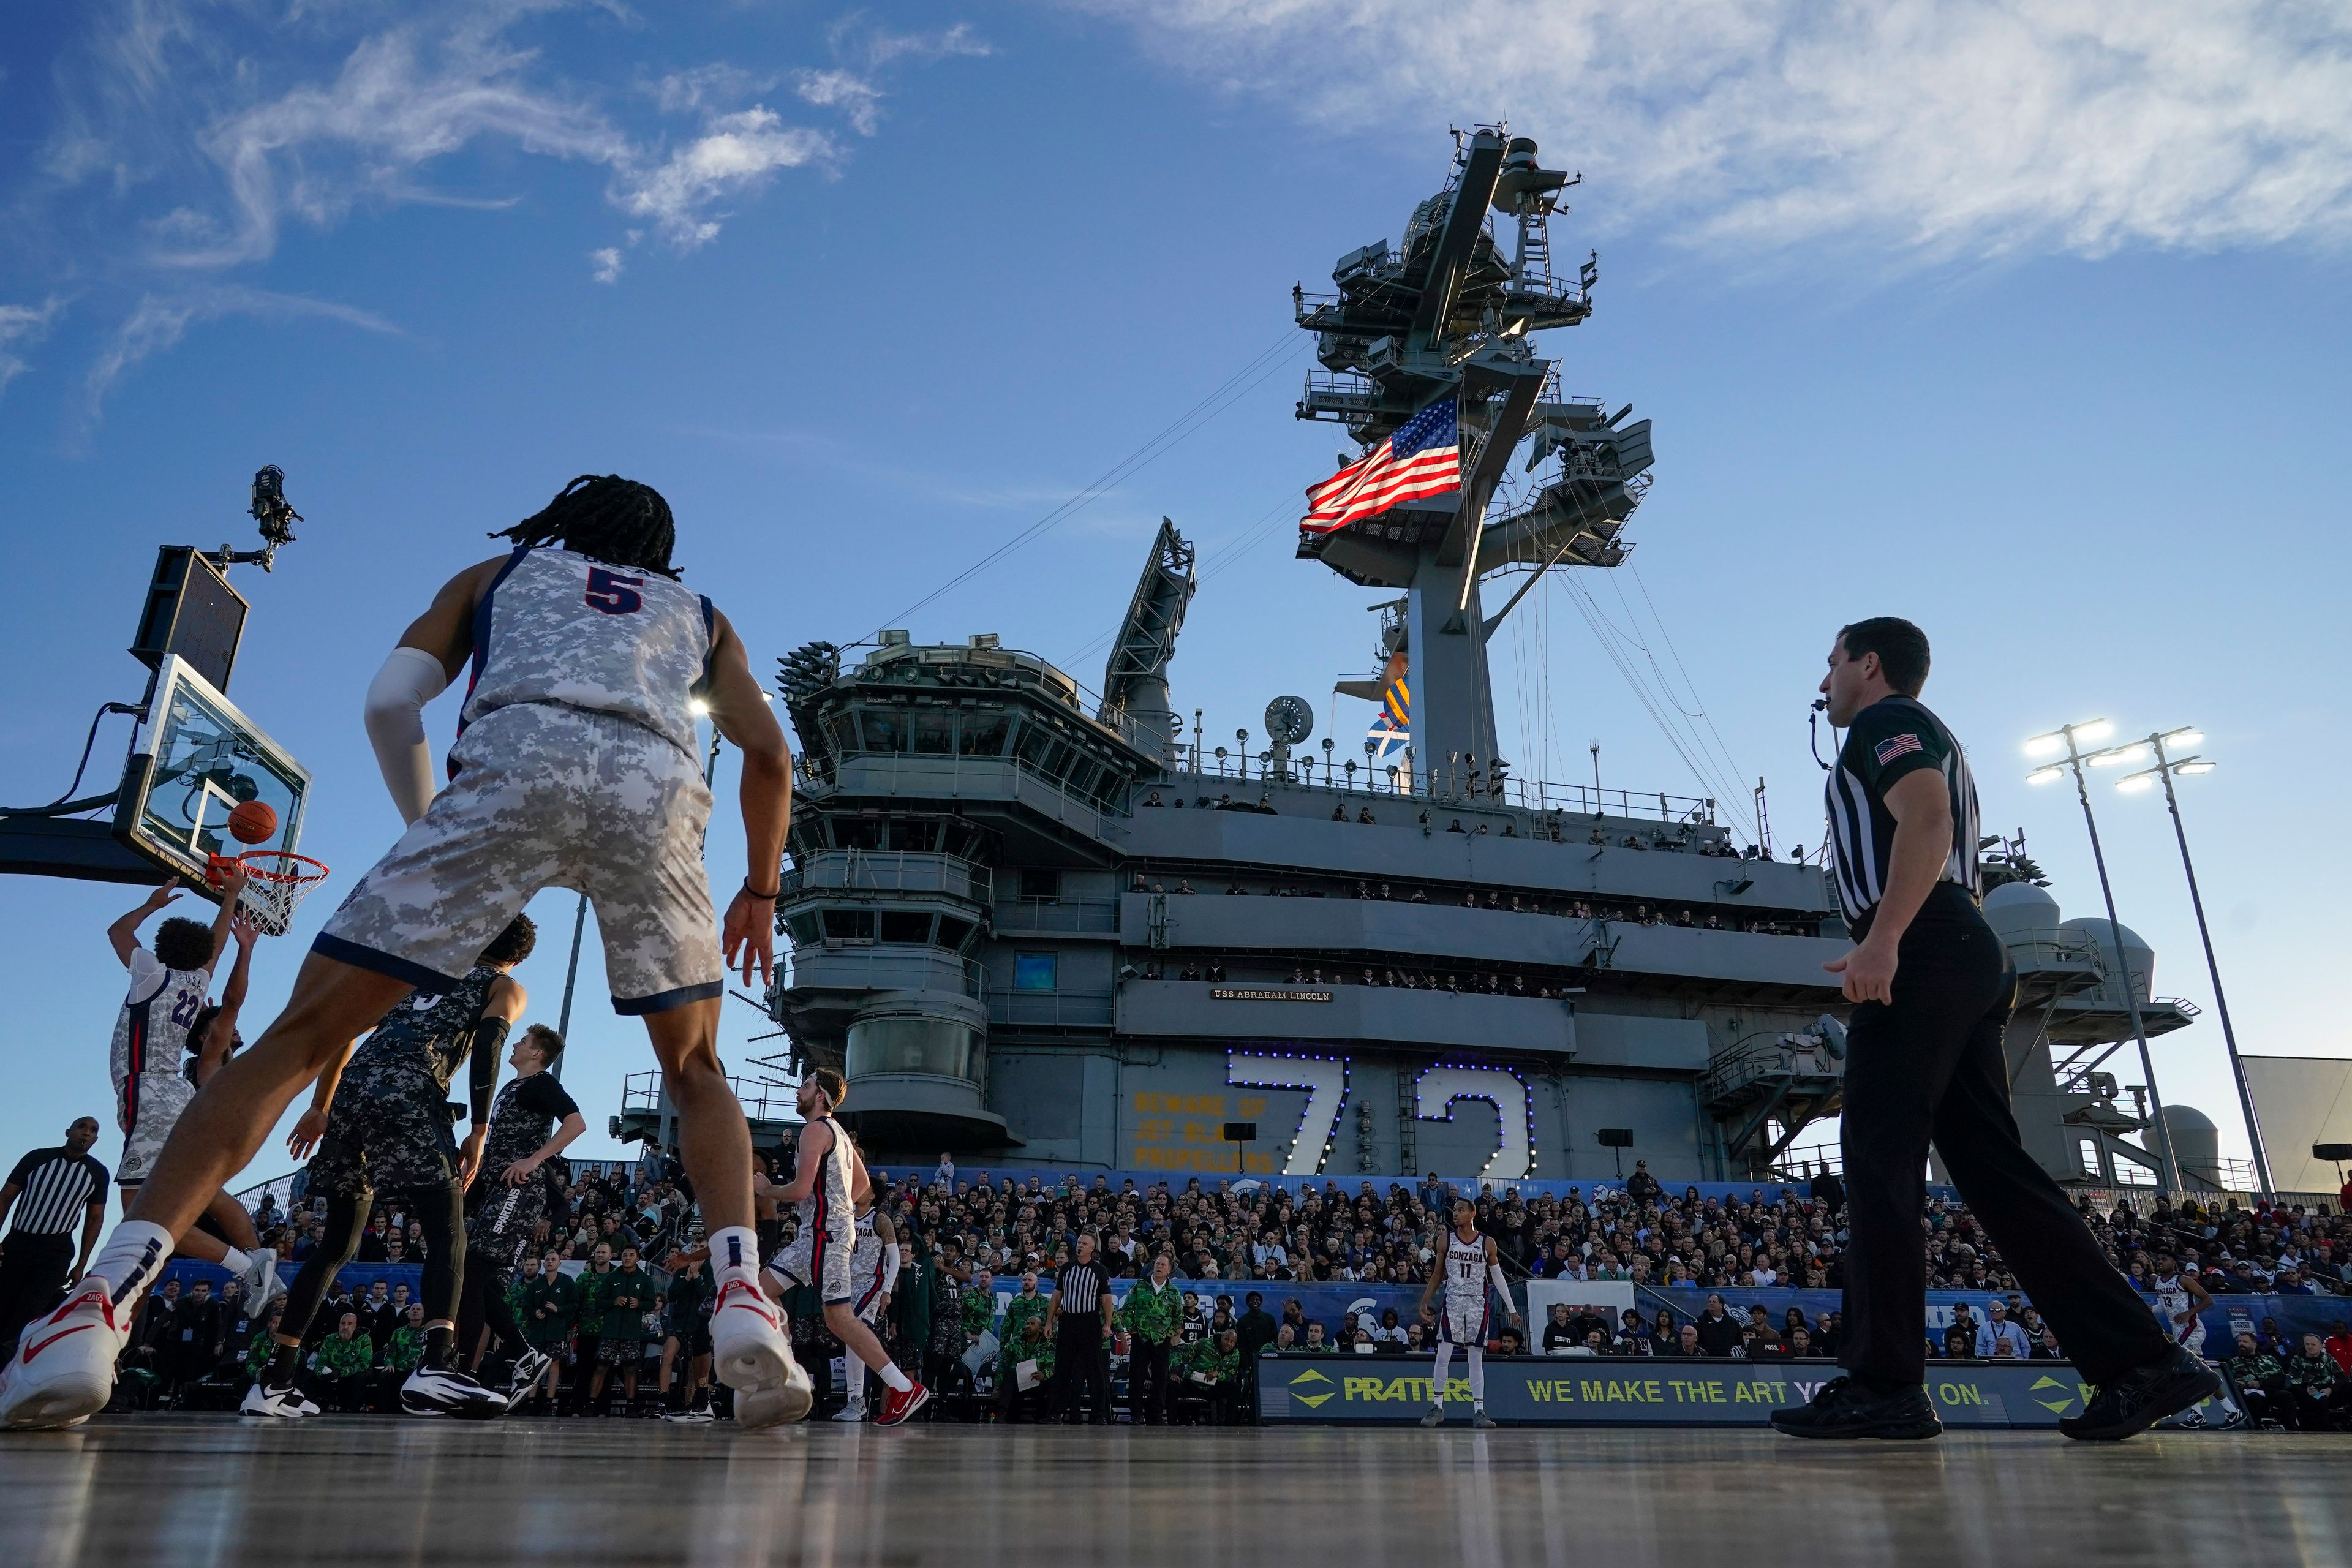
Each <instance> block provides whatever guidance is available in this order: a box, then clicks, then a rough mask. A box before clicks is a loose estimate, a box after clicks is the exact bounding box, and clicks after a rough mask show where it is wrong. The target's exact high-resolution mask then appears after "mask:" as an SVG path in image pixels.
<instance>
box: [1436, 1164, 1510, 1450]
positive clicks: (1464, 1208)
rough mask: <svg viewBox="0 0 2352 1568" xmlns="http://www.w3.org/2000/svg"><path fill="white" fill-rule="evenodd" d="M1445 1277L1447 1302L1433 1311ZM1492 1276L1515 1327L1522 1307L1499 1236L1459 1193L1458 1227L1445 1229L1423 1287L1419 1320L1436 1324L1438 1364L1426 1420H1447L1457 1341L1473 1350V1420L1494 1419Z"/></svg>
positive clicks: (1485, 1422)
mask: <svg viewBox="0 0 2352 1568" xmlns="http://www.w3.org/2000/svg"><path fill="white" fill-rule="evenodd" d="M1441 1280H1442V1281H1444V1286H1445V1308H1444V1310H1443V1311H1442V1312H1435V1313H1433V1312H1432V1311H1431V1310H1430V1309H1429V1299H1430V1297H1431V1296H1432V1295H1433V1294H1434V1293H1435V1292H1436V1290H1437V1288H1438V1284H1439V1282H1440V1281H1441ZM1490 1280H1491V1281H1492V1282H1493V1284H1494V1287H1495V1289H1496V1292H1497V1293H1499V1294H1500V1295H1501V1296H1502V1298H1503V1311H1504V1312H1505V1314H1506V1315H1507V1316H1508V1317H1509V1319H1510V1321H1511V1324H1512V1326H1513V1327H1514V1328H1516V1327H1517V1326H1518V1323H1519V1310H1518V1308H1517V1306H1515V1305H1513V1304H1512V1301H1511V1282H1510V1281H1509V1280H1508V1279H1505V1278H1504V1277H1503V1260H1502V1258H1500V1257H1498V1256H1497V1255H1496V1251H1495V1238H1494V1237H1491V1236H1482V1235H1480V1234H1479V1231H1478V1205H1475V1204H1474V1203H1472V1202H1471V1201H1470V1200H1469V1199H1468V1198H1455V1199H1454V1228H1453V1229H1452V1230H1449V1231H1447V1232H1446V1233H1445V1262H1444V1268H1433V1269H1431V1270H1430V1274H1429V1279H1428V1281H1427V1283H1425V1284H1423V1286H1422V1288H1421V1321H1423V1322H1424V1323H1433V1324H1435V1325H1436V1328H1437V1366H1436V1368H1435V1370H1433V1372H1432V1373H1430V1374H1429V1414H1427V1415H1423V1417H1422V1418H1421V1424H1422V1425H1423V1426H1444V1425H1445V1373H1446V1368H1447V1367H1448V1366H1450V1365H1451V1364H1452V1363H1453V1361H1454V1346H1455V1345H1460V1346H1462V1347H1463V1348H1464V1349H1465V1350H1466V1351H1468V1352H1470V1425H1471V1426H1493V1425H1494V1424H1495V1422H1494V1418H1493V1417H1491V1416H1489V1415H1487V1414H1486V1323H1487V1317H1488V1311H1489V1309H1488V1307H1487V1304H1486V1286H1487V1283H1488V1282H1489V1281H1490Z"/></svg>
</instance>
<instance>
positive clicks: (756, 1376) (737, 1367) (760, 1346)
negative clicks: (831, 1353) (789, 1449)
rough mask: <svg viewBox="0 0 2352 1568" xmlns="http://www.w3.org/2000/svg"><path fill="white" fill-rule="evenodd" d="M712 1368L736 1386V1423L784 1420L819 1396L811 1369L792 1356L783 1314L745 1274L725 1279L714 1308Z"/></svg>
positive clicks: (797, 1416)
mask: <svg viewBox="0 0 2352 1568" xmlns="http://www.w3.org/2000/svg"><path fill="white" fill-rule="evenodd" d="M710 1369H711V1371H712V1372H714V1373H717V1374H718V1376H719V1381H720V1382H721V1383H724V1384H727V1386H728V1387H730V1388H731V1389H733V1390H734V1391H735V1421H736V1425H738V1426H743V1427H746V1428H751V1427H760V1426H783V1425H784V1424H785V1423H787V1422H791V1421H798V1420H800V1419H801V1418H802V1417H803V1416H804V1415H807V1414H808V1413H809V1406H810V1405H813V1404H814V1403H815V1402H816V1390H815V1389H814V1387H812V1386H811V1385H810V1384H809V1375H808V1373H805V1372H803V1371H802V1370H801V1367H800V1363H798V1362H795V1361H794V1360H793V1344H792V1341H791V1340H789V1339H787V1338H786V1337H785V1336H784V1324H783V1319H782V1317H781V1316H780V1315H779V1314H778V1313H777V1311H776V1309H775V1307H774V1306H773V1305H772V1303H771V1302H770V1301H769V1300H768V1299H767V1298H766V1297H765V1296H763V1295H761V1293H760V1288H759V1286H757V1285H756V1284H754V1283H752V1281H751V1279H748V1278H744V1277H740V1276H739V1277H737V1278H735V1279H728V1280H726V1281H724V1282H722V1283H721V1284H720V1285H719V1300H718V1301H717V1302H716V1303H714V1304H713V1306H712V1308H711V1310H710Z"/></svg>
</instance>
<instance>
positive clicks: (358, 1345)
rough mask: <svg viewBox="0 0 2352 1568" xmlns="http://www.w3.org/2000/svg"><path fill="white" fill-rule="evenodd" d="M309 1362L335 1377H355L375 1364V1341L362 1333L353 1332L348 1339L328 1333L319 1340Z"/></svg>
mask: <svg viewBox="0 0 2352 1568" xmlns="http://www.w3.org/2000/svg"><path fill="white" fill-rule="evenodd" d="M310 1364H311V1365H312V1366H314V1367H317V1368H318V1369H319V1370H320V1372H327V1373H333V1374H334V1375H335V1376H337V1377H356V1376H358V1375H359V1374H360V1373H363V1372H365V1371H367V1369H368V1368H370V1367H372V1366H373V1365H374V1364H375V1342H374V1341H373V1340H371V1339H369V1338H368V1337H367V1335H365V1334H363V1333H360V1334H353V1335H352V1337H351V1338H350V1339H345V1338H343V1336H342V1335H341V1334H329V1335H328V1336H327V1337H326V1338H325V1339H323V1340H320V1342H319V1348H318V1350H317V1351H316V1352H313V1353H312V1354H311V1357H310Z"/></svg>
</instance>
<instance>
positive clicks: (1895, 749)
mask: <svg viewBox="0 0 2352 1568" xmlns="http://www.w3.org/2000/svg"><path fill="white" fill-rule="evenodd" d="M1926 750H1927V748H1926V747H1924V746H1922V745H1921V744H1920V743H1919V737H1918V736H1916V735H1889V736H1887V737H1886V739H1885V740H1884V741H1881V742H1878V744H1877V745H1876V746H1875V747H1874V748H1873V754H1874V756H1876V757H1877V758H1878V765H1879V766H1880V767H1882V768H1883V767H1885V765H1886V764H1887V763H1891V762H1893V761H1894V760H1895V758H1897V757H1905V756H1909V755H1910V754H1911V753H1912V752H1924V751H1926Z"/></svg>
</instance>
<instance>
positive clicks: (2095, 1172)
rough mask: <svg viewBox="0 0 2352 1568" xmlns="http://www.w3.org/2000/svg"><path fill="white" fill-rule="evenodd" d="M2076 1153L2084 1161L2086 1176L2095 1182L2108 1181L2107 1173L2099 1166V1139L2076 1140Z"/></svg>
mask: <svg viewBox="0 0 2352 1568" xmlns="http://www.w3.org/2000/svg"><path fill="white" fill-rule="evenodd" d="M2074 1152H2075V1153H2076V1154H2077V1155H2078V1156H2079V1157H2080V1158H2081V1159H2082V1162H2083V1174H2084V1175H2085V1176H2087V1177H2089V1178H2090V1179H2091V1180H2092V1181H2095V1182H2104V1181H2105V1180H2106V1179H2107V1178H2106V1172H2105V1170H2104V1169H2103V1168H2101V1166H2100V1164H2099V1141H2098V1140H2097V1139H2095V1138H2078V1139H2076V1140H2075V1141H2074Z"/></svg>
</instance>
